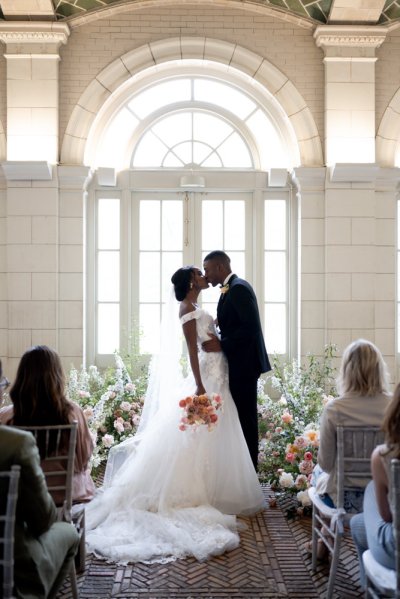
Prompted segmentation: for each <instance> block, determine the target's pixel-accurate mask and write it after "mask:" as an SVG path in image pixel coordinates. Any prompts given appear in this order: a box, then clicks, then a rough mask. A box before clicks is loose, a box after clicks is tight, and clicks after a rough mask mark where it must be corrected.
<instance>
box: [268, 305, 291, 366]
mask: <svg viewBox="0 0 400 599" xmlns="http://www.w3.org/2000/svg"><path fill="white" fill-rule="evenodd" d="M265 344H266V346H267V351H268V353H269V354H270V355H271V354H273V353H274V352H276V353H277V354H285V353H286V306H285V304H265Z"/></svg>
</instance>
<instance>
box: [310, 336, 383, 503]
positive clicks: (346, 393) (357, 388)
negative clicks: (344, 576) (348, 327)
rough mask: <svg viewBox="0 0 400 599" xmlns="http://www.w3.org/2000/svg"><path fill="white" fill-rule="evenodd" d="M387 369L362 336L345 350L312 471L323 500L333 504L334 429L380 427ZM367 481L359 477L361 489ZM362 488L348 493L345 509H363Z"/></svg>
mask: <svg viewBox="0 0 400 599" xmlns="http://www.w3.org/2000/svg"><path fill="white" fill-rule="evenodd" d="M388 385H389V381H388V372H387V367H386V364H385V362H384V360H383V357H382V354H381V352H380V350H379V349H378V348H377V347H376V345H374V344H373V343H371V342H370V341H366V340H365V339H358V340H357V341H353V343H351V344H350V345H349V346H348V347H347V348H346V349H345V351H344V353H343V358H342V363H341V368H340V372H339V377H338V380H337V388H338V391H339V394H340V395H339V397H337V398H335V399H333V400H332V401H330V402H329V403H328V404H327V405H326V406H325V409H324V411H323V413H322V417H321V425H320V447H319V451H318V464H317V467H316V472H315V479H316V481H315V482H316V487H317V491H318V493H319V494H320V495H322V496H323V499H324V501H325V502H326V503H327V504H328V505H331V506H335V505H336V501H337V493H336V458H337V455H336V428H337V426H338V425H342V426H380V425H381V424H382V420H383V414H384V412H385V409H386V407H387V405H388V403H389V400H390V397H391V396H390V393H389V391H388ZM367 483H368V479H366V480H365V481H363V480H360V487H361V489H364V488H365V486H366V485H367ZM362 495H363V493H362V491H361V492H360V493H359V494H357V493H356V494H355V495H353V494H351V496H350V494H347V497H345V509H346V511H349V512H359V511H360V510H361V509H362Z"/></svg>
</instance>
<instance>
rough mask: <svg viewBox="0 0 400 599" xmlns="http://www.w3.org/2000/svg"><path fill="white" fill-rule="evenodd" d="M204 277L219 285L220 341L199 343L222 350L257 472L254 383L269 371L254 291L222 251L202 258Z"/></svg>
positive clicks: (215, 349)
mask: <svg viewBox="0 0 400 599" xmlns="http://www.w3.org/2000/svg"><path fill="white" fill-rule="evenodd" d="M203 266H204V274H205V277H206V279H207V281H208V282H209V283H211V285H212V286H213V287H215V286H216V285H221V297H220V299H219V302H218V307H217V321H218V326H219V329H220V332H221V340H219V339H218V337H216V336H215V335H210V340H209V341H205V342H204V343H203V344H202V347H203V349H204V351H207V352H215V351H223V352H224V354H225V355H226V357H227V360H228V366H229V388H230V391H231V393H232V397H233V400H234V402H235V404H236V407H237V410H238V414H239V420H240V424H241V426H242V429H243V434H244V437H245V439H246V442H247V446H248V448H249V452H250V456H251V459H252V460H253V464H254V467H255V469H256V470H257V462H258V413H257V380H258V378H259V376H260V374H261V373H262V372H267V371H268V370H271V366H270V363H269V360H268V355H267V351H266V349H265V345H264V339H263V334H262V329H261V322H260V314H259V312H258V306H257V298H256V296H255V294H254V291H253V289H252V287H251V285H249V283H247V281H244V280H243V279H239V277H238V276H237V275H234V274H233V273H232V271H231V261H230V258H229V256H228V255H227V254H225V252H223V251H221V250H215V251H213V252H210V253H209V254H208V255H207V256H206V257H205V258H204V264H203Z"/></svg>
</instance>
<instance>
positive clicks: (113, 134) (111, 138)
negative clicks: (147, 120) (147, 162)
mask: <svg viewBox="0 0 400 599" xmlns="http://www.w3.org/2000/svg"><path fill="white" fill-rule="evenodd" d="M138 122H139V121H138V119H137V118H136V117H135V116H134V115H133V114H132V113H131V112H130V111H129V110H127V109H126V108H123V109H122V110H120V111H119V112H118V114H117V115H116V116H115V117H114V119H113V120H112V121H111V123H110V124H109V126H108V128H107V130H106V132H105V134H104V135H103V137H102V139H101V144H100V152H99V154H98V158H97V163H98V165H99V166H112V165H115V166H120V165H121V164H124V158H125V151H126V148H127V146H128V144H129V142H130V139H131V137H132V135H133V132H134V131H135V129H136V127H137V124H138Z"/></svg>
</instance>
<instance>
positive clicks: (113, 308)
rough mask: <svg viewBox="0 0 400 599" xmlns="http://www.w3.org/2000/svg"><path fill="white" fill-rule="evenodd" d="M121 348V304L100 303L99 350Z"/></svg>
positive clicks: (107, 352)
mask: <svg viewBox="0 0 400 599" xmlns="http://www.w3.org/2000/svg"><path fill="white" fill-rule="evenodd" d="M115 350H119V304H98V322H97V352H98V353H99V354H112V353H114V351H115Z"/></svg>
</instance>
